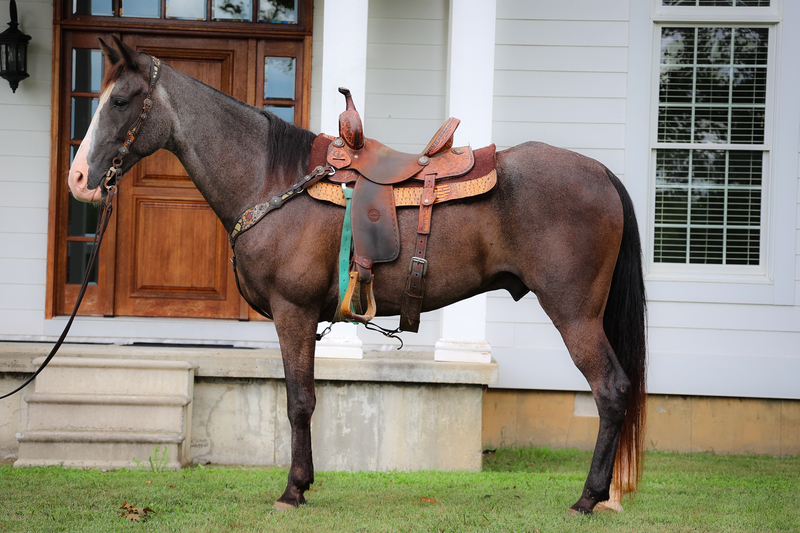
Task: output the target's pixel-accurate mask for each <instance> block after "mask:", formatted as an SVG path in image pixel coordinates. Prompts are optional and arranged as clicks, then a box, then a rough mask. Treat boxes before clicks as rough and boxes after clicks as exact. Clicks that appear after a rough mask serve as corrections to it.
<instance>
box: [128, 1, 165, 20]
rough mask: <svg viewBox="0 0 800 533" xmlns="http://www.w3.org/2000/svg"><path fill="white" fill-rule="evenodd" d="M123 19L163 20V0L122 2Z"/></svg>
mask: <svg viewBox="0 0 800 533" xmlns="http://www.w3.org/2000/svg"><path fill="white" fill-rule="evenodd" d="M120 14H121V15H122V16H123V17H140V18H151V19H157V18H161V0H120Z"/></svg>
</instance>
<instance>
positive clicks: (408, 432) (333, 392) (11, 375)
mask: <svg viewBox="0 0 800 533" xmlns="http://www.w3.org/2000/svg"><path fill="white" fill-rule="evenodd" d="M44 351H45V349H44V347H39V346H37V345H31V344H17V343H0V372H2V374H0V382H4V383H6V385H5V386H4V387H3V388H4V389H5V388H8V387H9V386H11V385H12V384H14V383H16V382H21V381H22V379H23V378H24V377H25V375H26V374H28V373H30V372H32V371H33V369H34V363H35V361H33V360H34V359H35V358H36V356H38V355H40V354H39V352H42V353H43V352H44ZM62 351H63V354H62V355H59V356H58V357H56V358H55V359H54V360H53V362H52V363H51V364H50V366H49V367H48V368H47V370H45V372H43V373H42V375H40V376H39V377H38V378H37V381H36V389H35V391H34V392H32V393H28V394H23V395H21V396H22V397H20V396H16V397H12V398H9V399H7V400H4V401H2V402H0V409H3V412H4V413H7V414H9V415H13V416H8V417H5V418H6V419H8V420H10V421H11V424H9V426H8V427H5V428H2V430H0V459H3V458H10V457H17V461H16V463H15V466H30V465H45V464H64V465H65V466H78V467H88V466H97V467H104V468H120V467H127V468H132V467H135V466H136V463H135V462H134V461H133V460H134V459H136V460H138V461H140V462H143V464H144V465H145V466H146V467H148V468H149V462H148V461H147V459H148V458H149V457H151V456H152V455H153V452H154V451H155V448H156V447H157V446H158V447H159V450H160V451H163V450H164V449H167V450H168V459H169V462H168V465H167V468H180V466H183V465H186V464H188V463H191V462H195V463H216V464H254V465H288V464H289V463H290V459H291V458H290V452H291V446H290V441H291V436H290V431H289V429H290V428H289V422H288V419H287V414H286V388H285V382H284V380H283V365H282V362H281V358H280V354H279V352H278V350H269V349H232V348H221V349H218V348H175V347H163V348H160V347H139V346H98V345H69V346H65V347H64V348H63V349H62ZM315 374H316V377H317V386H316V394H317V404H316V410H315V413H314V416H313V418H312V439H313V444H314V446H315V454H314V464H315V468H316V469H317V470H354V471H357V470H381V471H386V470H395V469H397V470H419V469H472V470H477V469H479V468H480V464H481V417H482V392H483V388H484V387H485V386H486V385H488V384H490V383H495V382H496V380H497V365H496V364H495V363H491V364H485V363H447V362H435V361H434V360H433V356H432V354H430V353H414V352H366V353H365V354H364V359H361V360H348V359H317V361H316V372H315Z"/></svg>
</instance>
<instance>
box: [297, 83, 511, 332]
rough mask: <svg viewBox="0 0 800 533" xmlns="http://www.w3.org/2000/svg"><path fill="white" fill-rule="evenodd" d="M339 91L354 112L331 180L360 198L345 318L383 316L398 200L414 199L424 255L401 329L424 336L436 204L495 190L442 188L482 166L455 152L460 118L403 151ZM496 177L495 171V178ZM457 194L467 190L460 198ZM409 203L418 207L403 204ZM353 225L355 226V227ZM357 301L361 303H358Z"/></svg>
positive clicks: (330, 159)
mask: <svg viewBox="0 0 800 533" xmlns="http://www.w3.org/2000/svg"><path fill="white" fill-rule="evenodd" d="M339 92H340V93H342V94H343V95H344V96H345V101H346V109H345V111H344V112H342V113H341V115H340V116H339V137H337V138H335V139H333V141H329V145H328V148H327V154H326V161H327V163H328V164H329V165H331V166H332V167H333V168H335V169H336V173H335V174H334V175H333V176H330V177H328V180H329V181H330V182H333V183H335V184H340V187H347V184H352V194H348V195H346V196H349V197H351V198H352V200H351V201H350V203H351V205H350V208H349V209H350V223H351V224H352V239H353V257H352V265H353V266H354V268H352V269H351V271H350V273H349V282H348V285H347V290H346V291H345V293H344V295H341V294H340V300H341V301H340V304H341V305H340V309H339V310H340V313H341V316H342V317H343V318H344V319H346V320H351V321H358V322H362V323H367V322H369V321H370V320H372V319H373V318H374V317H375V314H376V308H375V300H374V295H373V293H372V281H373V276H372V266H373V264H375V263H380V262H391V261H394V260H395V259H397V257H398V255H399V253H400V232H399V229H398V223H397V213H396V206H397V202H396V198H400V197H406V196H410V197H412V198H413V201H414V202H416V204H415V205H419V207H420V216H419V224H418V227H417V240H416V249H415V251H414V254H413V256H412V258H411V264H410V266H409V270H410V273H409V277H408V280H407V282H406V289H405V292H404V295H403V302H402V306H401V319H400V329H401V330H403V331H418V329H419V315H420V313H421V309H422V297H423V294H424V281H423V277H424V276H425V273H426V272H427V268H428V265H427V260H426V259H425V252H426V247H427V238H428V235H429V233H430V221H431V208H432V206H433V204H434V203H436V202H439V201H445V200H447V199H454V198H460V197H466V196H471V195H474V194H480V193H481V192H484V191H485V190H488V189H487V188H485V187H484V188H483V190H480V187H478V188H476V187H475V186H474V185H468V186H466V187H462V188H461V189H458V188H452V191H451V190H450V189H451V188H449V187H442V186H438V187H437V183H438V182H440V181H442V180H448V179H454V180H456V179H458V178H459V177H461V176H464V175H466V174H468V173H470V171H471V170H472V169H473V167H474V166H475V157H474V155H473V151H472V148H471V147H469V146H466V147H460V148H452V146H453V133H454V132H455V130H456V128H457V127H458V125H459V123H460V121H459V120H458V119H456V118H452V117H451V118H449V119H447V120H446V121H445V123H444V124H443V125H442V127H441V128H439V130H438V131H437V132H436V134H435V135H434V136H433V138H432V139H431V141H430V142H429V143H428V145H427V146H426V147H425V149H424V150H423V151H422V153H421V154H411V153H406V152H400V151H398V150H394V149H392V148H389V147H388V146H386V145H384V144H382V143H380V142H378V141H376V140H374V139H370V138H367V137H365V136H364V132H363V125H362V122H361V117H360V116H359V114H358V111H357V110H356V108H355V105H354V104H353V99H352V96H351V95H350V91H349V90H347V89H345V88H339ZM328 139H330V137H328ZM312 153H313V149H312ZM491 156H492V157H491V172H490V173H491V174H492V178H494V181H492V179H490V180H489V182H486V180H485V179H484V184H486V183H489V186H488V188H491V186H493V185H494V182H495V181H496V174H495V173H494V147H493V146H492V147H491ZM488 173H489V172H488V171H487V176H488ZM487 176H480V177H483V178H486V177H487ZM420 182H421V183H420ZM326 186H327V187H331V186H333V187H334V188H336V187H335V185H332V184H331V185H328V184H326V183H325V182H319V183H317V184H316V185H314V186H313V187H311V188H310V189H309V193H310V194H311V195H312V196H315V197H317V196H316V195H315V189H318V190H319V189H324V188H325V187H326ZM395 186H398V187H399V189H398V190H400V191H404V192H405V196H404V195H403V194H401V195H396V194H395ZM457 190H459V191H462V192H460V193H457V194H456V193H455V191H457ZM408 191H414V192H412V193H408ZM330 192H331V191H328V193H330ZM334 196H335V200H334V199H333V198H331V197H328V198H326V199H328V200H330V201H333V202H334V203H338V204H340V205H342V204H343V203H345V195H344V194H343V192H342V191H341V189H340V191H338V194H336V193H334ZM402 205H411V204H409V203H406V202H402ZM345 225H346V226H347V221H345ZM348 244H349V243H348ZM343 246H344V242H343ZM358 286H363V287H364V288H365V290H366V298H367V312H366V313H365V314H360V311H358V312H357V311H356V310H354V307H355V308H359V309H360V304H359V303H358V302H354V301H353V296H354V294H355V293H356V290H357V288H358ZM342 287H343V284H340V292H341V291H342ZM356 300H360V298H359V297H357V298H356ZM354 304H355V306H354Z"/></svg>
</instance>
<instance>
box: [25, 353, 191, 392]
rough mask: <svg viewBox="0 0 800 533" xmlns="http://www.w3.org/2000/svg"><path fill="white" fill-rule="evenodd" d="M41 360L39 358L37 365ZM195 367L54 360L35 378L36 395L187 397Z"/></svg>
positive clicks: (178, 363)
mask: <svg viewBox="0 0 800 533" xmlns="http://www.w3.org/2000/svg"><path fill="white" fill-rule="evenodd" d="M42 361H44V358H41V357H40V358H38V359H36V360H35V361H34V365H36V366H38V365H40V364H41V363H42ZM194 368H195V365H193V364H192V363H189V362H186V361H153V360H139V361H135V360H130V361H126V360H119V359H98V358H90V357H54V358H53V360H52V361H50V364H49V365H48V366H47V369H45V371H43V372H42V373H41V374H39V376H38V377H37V378H36V389H35V392H43V393H50V394H85V393H88V394H113V395H131V396H133V395H136V396H148V395H156V396H163V395H186V394H187V391H188V395H189V396H191V392H192V384H193V381H194V374H193V372H191V370H193V369H194Z"/></svg>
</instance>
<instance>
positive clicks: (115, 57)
mask: <svg viewBox="0 0 800 533" xmlns="http://www.w3.org/2000/svg"><path fill="white" fill-rule="evenodd" d="M100 48H102V49H103V54H104V55H105V56H106V57H107V58H108V60H109V61H110V62H111V64H112V65H116V64H117V63H119V61H120V59H122V58H121V57H120V55H119V52H117V51H116V50H115V49H113V48H111V47H110V46H108V45H107V44H106V42H105V41H104V40H103V39H100Z"/></svg>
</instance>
